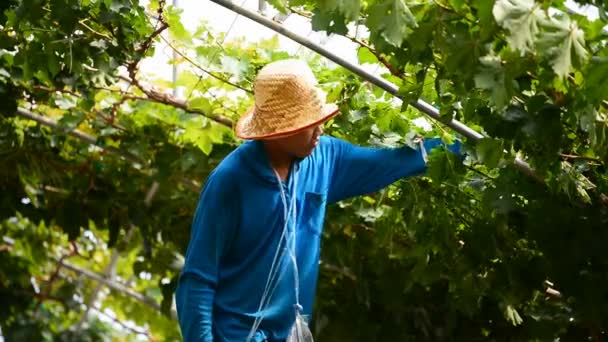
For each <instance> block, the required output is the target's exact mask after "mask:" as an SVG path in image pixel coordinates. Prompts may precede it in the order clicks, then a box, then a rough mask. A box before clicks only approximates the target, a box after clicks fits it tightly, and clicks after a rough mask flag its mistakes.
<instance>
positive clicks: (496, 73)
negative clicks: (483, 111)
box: [475, 56, 510, 109]
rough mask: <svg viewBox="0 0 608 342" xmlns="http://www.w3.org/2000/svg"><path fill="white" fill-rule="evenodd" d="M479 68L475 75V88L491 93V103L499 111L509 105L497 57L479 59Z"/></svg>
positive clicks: (501, 68) (501, 69) (499, 61)
mask: <svg viewBox="0 0 608 342" xmlns="http://www.w3.org/2000/svg"><path fill="white" fill-rule="evenodd" d="M480 61H481V67H480V68H479V71H478V73H477V74H476V75H475V86H476V87H477V88H481V89H485V90H488V91H490V92H491V93H492V97H491V102H492V103H493V104H494V105H495V106H496V107H497V108H499V109H501V108H504V107H505V106H506V105H508V104H509V100H510V98H509V94H508V92H507V88H506V84H505V81H506V80H505V74H504V68H503V66H502V61H501V59H500V57H498V56H484V57H482V58H480Z"/></svg>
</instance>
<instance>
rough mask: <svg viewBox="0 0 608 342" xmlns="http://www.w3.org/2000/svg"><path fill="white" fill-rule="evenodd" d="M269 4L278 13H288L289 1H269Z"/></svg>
mask: <svg viewBox="0 0 608 342" xmlns="http://www.w3.org/2000/svg"><path fill="white" fill-rule="evenodd" d="M268 3H269V4H270V5H272V7H274V8H275V9H276V10H277V11H279V12H281V13H287V0H268Z"/></svg>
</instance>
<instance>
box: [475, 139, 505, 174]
mask: <svg viewBox="0 0 608 342" xmlns="http://www.w3.org/2000/svg"><path fill="white" fill-rule="evenodd" d="M476 150H477V155H478V156H479V159H480V160H481V161H482V162H483V163H484V164H485V165H486V166H487V167H489V168H491V169H493V168H495V167H497V166H498V162H499V161H500V159H501V158H502V156H503V155H504V152H503V150H504V145H503V141H502V140H499V139H493V138H482V139H480V140H479V141H478V142H477V146H476Z"/></svg>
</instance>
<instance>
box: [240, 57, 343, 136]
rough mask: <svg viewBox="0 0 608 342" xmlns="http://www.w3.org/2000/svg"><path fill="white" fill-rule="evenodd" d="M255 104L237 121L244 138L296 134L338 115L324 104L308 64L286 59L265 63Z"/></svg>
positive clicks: (256, 83)
mask: <svg viewBox="0 0 608 342" xmlns="http://www.w3.org/2000/svg"><path fill="white" fill-rule="evenodd" d="M253 96H254V100H255V104H254V106H253V108H252V109H251V110H250V111H249V112H248V113H247V114H246V115H244V116H243V117H241V119H240V120H239V122H238V123H237V127H236V131H237V135H238V136H239V137H242V138H258V139H259V138H269V137H279V136H285V135H288V134H293V133H294V132H297V131H299V130H302V129H305V128H306V127H311V126H314V125H316V124H318V123H320V122H323V121H325V120H328V119H329V118H330V117H333V116H334V115H336V114H337V106H335V105H333V104H332V105H329V104H326V103H325V100H326V99H325V93H324V92H323V91H322V90H321V89H319V88H317V79H316V77H315V75H314V73H313V72H312V70H311V69H310V67H309V66H308V64H307V63H306V62H304V61H302V60H298V59H286V60H281V61H276V62H272V63H270V64H267V65H266V66H264V67H263V68H262V69H261V70H260V71H259V72H258V75H257V76H256V78H255V81H254V84H253Z"/></svg>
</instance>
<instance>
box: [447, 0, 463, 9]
mask: <svg viewBox="0 0 608 342" xmlns="http://www.w3.org/2000/svg"><path fill="white" fill-rule="evenodd" d="M465 4H466V1H465V0H450V5H452V7H453V8H454V9H455V10H460V9H461V8H462V6H464V5H465Z"/></svg>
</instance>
